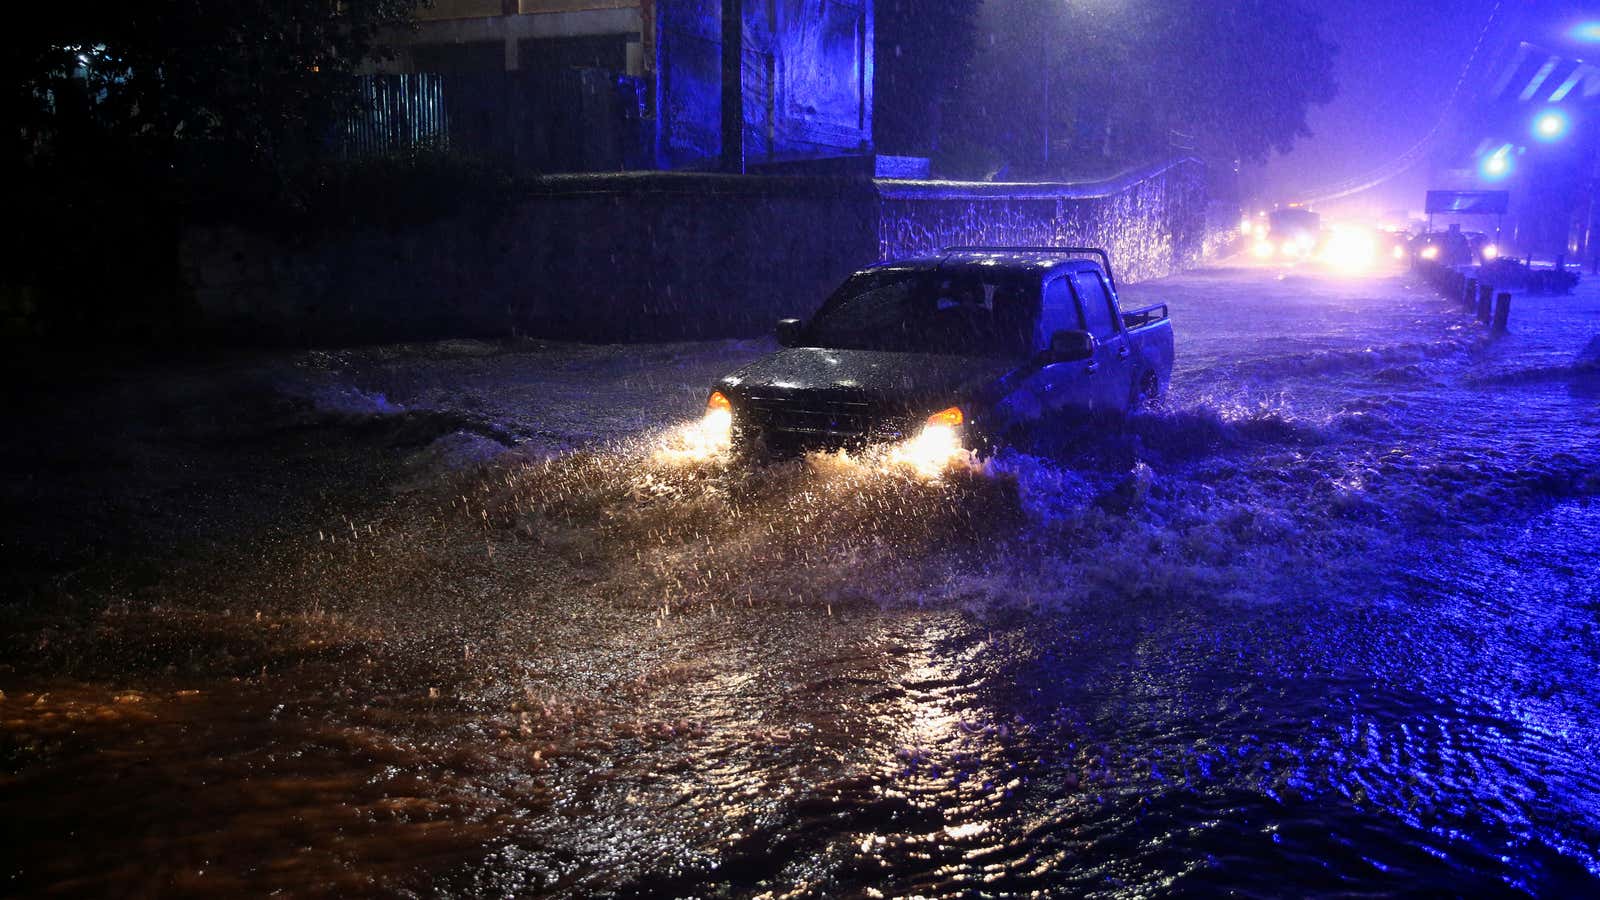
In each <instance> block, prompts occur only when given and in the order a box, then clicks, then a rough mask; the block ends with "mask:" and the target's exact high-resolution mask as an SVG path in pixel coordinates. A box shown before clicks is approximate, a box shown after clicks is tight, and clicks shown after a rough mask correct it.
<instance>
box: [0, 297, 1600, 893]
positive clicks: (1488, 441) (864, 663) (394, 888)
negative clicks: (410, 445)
mask: <svg viewBox="0 0 1600 900" xmlns="http://www.w3.org/2000/svg"><path fill="white" fill-rule="evenodd" d="M1126 293H1127V294H1128V296H1127V297H1126V298H1125V300H1126V302H1128V303H1130V304H1137V303H1142V302H1155V301H1158V300H1159V301H1165V302H1167V303H1169V304H1170V305H1171V308H1172V313H1173V320H1174V324H1175V328H1176V329H1177V334H1178V353H1179V364H1178V369H1177V371H1176V373H1175V375H1174V379H1173V392H1172V395H1171V397H1169V399H1168V403H1167V404H1166V407H1165V408H1164V409H1162V410H1161V411H1158V412H1154V413H1150V414H1145V415H1141V416H1139V417H1137V418H1136V419H1135V420H1134V421H1133V422H1132V423H1131V424H1130V426H1129V428H1128V429H1127V431H1126V432H1125V433H1121V434H1116V435H1111V436H1108V437H1107V438H1106V439H1105V440H1103V441H1098V442H1094V443H1092V444H1090V445H1088V446H1085V447H1083V448H1080V449H1079V450H1076V451H1074V452H1073V454H1072V455H1071V456H1070V457H1068V458H1064V459H1056V460H1043V459H1036V458H1032V457H1027V456H1021V455H1010V456H1006V457H1002V458H1000V459H997V460H990V461H987V462H985V463H984V464H982V465H980V466H978V467H976V468H967V467H960V468H957V469H952V470H950V471H947V472H946V473H944V474H943V475H942V476H940V477H938V478H936V479H928V478H924V477H922V476H920V475H918V474H917V473H915V472H912V471H907V470H906V469H904V468H903V467H897V466H895V465H892V464H889V463H886V462H884V461H882V460H850V459H841V458H836V457H814V458H811V459H808V460H806V461H803V462H796V463H791V464H786V465H781V466H774V467H771V468H766V469H761V470H755V471H749V470H746V469H743V468H739V467H731V466H729V465H727V464H726V463H725V462H724V461H721V460H718V459H716V458H709V459H708V458H702V457H701V456H698V455H696V454H692V453H682V452H670V451H664V450H663V448H664V447H667V448H670V447H673V446H674V444H673V441H672V440H671V439H670V438H668V437H665V435H667V434H669V432H670V431H671V425H670V424H669V423H670V422H671V421H672V420H674V419H687V418H689V417H690V416H692V414H693V411H694V407H695V406H696V405H697V403H698V401H699V400H700V399H701V397H703V393H702V392H703V391H704V389H705V385H707V384H709V380H710V377H711V376H712V375H713V374H715V373H717V372H718V371H720V370H722V369H724V368H726V367H731V366H732V365H734V364H736V363H737V362H738V361H739V360H741V359H745V358H749V357H750V356H752V355H753V354H755V353H758V352H760V351H761V350H762V349H763V348H762V346H761V345H759V344H748V343H733V344H728V343H724V344H715V345H678V346H676V347H671V348H657V349H653V350H649V349H647V350H638V349H629V348H621V349H618V348H570V347H568V348H562V347H539V348H534V349H525V350H524V351H519V352H516V353H504V354H500V355H498V356H494V357H492V358H479V357H478V356H475V355H471V354H467V355H465V356H463V355H461V354H454V355H451V354H446V355H445V356H444V357H440V358H433V357H429V356H428V355H427V354H425V353H422V354H420V355H418V354H412V353H409V352H408V353H398V354H396V353H388V354H377V355H373V354H366V355H360V354H352V355H348V356H344V357H339V358H322V357H318V358H317V359H316V360H315V364H314V365H311V366H310V368H312V369H315V370H317V371H318V372H324V373H325V372H332V374H331V375H329V376H328V377H329V378H332V379H333V381H330V382H329V383H330V384H337V385H339V386H341V388H340V389H341V391H343V393H338V392H336V393H338V396H341V397H345V398H350V397H355V398H366V399H364V400H362V401H361V402H362V403H366V404H367V405H368V406H370V407H371V408H370V409H366V410H365V414H369V415H370V416H372V417H373V418H375V419H383V418H384V417H385V416H392V415H395V414H398V413H397V411H399V410H404V411H406V413H405V414H408V415H413V416H414V415H416V414H417V410H419V409H425V408H426V409H436V410H437V409H443V408H444V407H446V406H448V405H450V404H454V406H453V407H451V408H450V409H449V410H448V412H449V414H450V415H453V416H463V417H465V418H462V419H461V421H467V420H468V419H470V420H471V421H474V422H477V423H478V424H477V425H475V426H474V428H473V429H469V430H468V431H469V432H470V433H464V432H451V433H450V434H448V435H446V436H445V437H441V438H440V441H439V442H436V443H437V444H438V446H437V447H434V448H433V449H432V450H430V451H429V452H430V453H432V454H433V455H434V456H437V457H440V458H448V459H451V460H456V462H454V463H452V464H451V465H446V466H440V467H436V468H434V469H429V470H427V471H428V472H429V473H431V474H428V475H427V476H426V477H422V476H419V475H418V474H417V472H416V470H415V469H414V468H405V467H401V470H400V471H401V475H403V476H404V477H400V476H396V478H395V479H394V480H393V482H392V483H387V484H388V486H387V487H386V488H385V489H382V490H374V491H372V492H371V496H368V497H366V498H364V499H363V500H359V501H357V500H341V501H340V502H339V503H338V504H336V505H335V506H334V507H332V509H333V511H332V512H326V513H324V514H323V515H321V517H320V518H318V519H317V520H316V521H315V522H312V523H309V524H306V525H305V526H303V527H299V528H297V529H262V530H260V531H258V532H253V533H252V536H251V537H250V538H249V539H248V540H246V539H243V538H241V539H240V540H239V541H237V542H236V544H237V545H236V546H234V547H232V548H223V549H215V548H211V549H207V550H206V552H204V553H195V554H192V555H191V556H189V557H187V558H183V559H181V560H180V561H178V562H176V563H174V564H172V565H170V566H169V567H168V571H165V572H164V573H162V574H161V575H159V576H157V577H152V576H150V575H149V574H148V573H145V572H141V573H140V574H139V575H138V577H131V576H130V577H127V578H118V577H117V576H116V571H115V566H111V567H110V569H111V572H110V573H109V574H107V573H101V574H100V575H99V576H98V577H97V578H95V579H93V581H92V583H93V587H92V588H91V587H88V586H87V585H88V584H90V581H89V580H87V579H77V580H64V581H63V582H62V584H63V585H66V586H65V587H62V588H61V593H62V596H61V597H60V598H59V606H57V607H50V608H49V609H48V611H45V612H37V611H36V612H30V613H27V614H24V615H19V616H17V617H15V621H14V622H13V623H12V627H13V632H14V633H13V634H12V635H11V636H10V637H8V638H7V643H6V644H5V647H6V649H7V651H8V652H9V653H11V654H12V655H13V658H14V660H15V661H14V662H12V663H10V664H8V665H6V666H4V667H0V688H3V691H4V693H3V695H0V809H3V810H4V811H5V816H4V817H3V818H4V824H0V837H3V839H4V840H3V847H4V849H0V889H4V890H5V891H7V892H18V893H35V892H45V891H52V890H54V891H64V892H69V893H104V892H114V893H124V892H126V893H157V892H160V893H174V892H177V893H186V892H230V893H231V892H238V891H248V892H251V893H266V892H269V891H274V890H283V891H288V892H294V893H303V892H311V891H318V892H339V893H385V894H390V893H402V894H408V893H410V894H424V893H426V894H441V893H442V894H479V893H493V894H510V893H516V894H552V895H567V896H575V895H588V894H595V893H598V894H608V895H619V896H643V895H650V896H683V895H696V896H724V895H726V896H743V895H757V894H759V895H771V896H826V895H840V894H844V895H868V896H904V895H921V896H967V895H973V894H986V895H1014V894H1025V893H1033V892H1044V893H1047V894H1048V893H1057V894H1069V895H1096V896H1115V897H1152V896H1177V895H1190V894H1213V893H1217V892H1219V891H1222V890H1231V891H1236V892H1238V893H1239V894H1242V895H1246V896H1274V897H1275V896H1327V895H1339V896H1349V895H1361V894H1391V893H1394V892H1397V891H1436V892H1443V893H1456V894H1496V893H1512V894H1514V893H1524V894H1533V895H1549V896H1560V895H1566V896H1575V895H1583V894H1593V893H1595V892H1596V891H1597V890H1600V635H1596V633H1595V627H1596V624H1597V618H1600V502H1597V497H1600V344H1596V343H1591V342H1595V341H1600V288H1597V286H1596V285H1595V284H1594V283H1593V282H1590V283H1588V284H1585V285H1584V286H1583V287H1582V288H1581V289H1580V295H1578V296H1575V297H1543V298H1540V297H1518V298H1517V301H1516V307H1515V311H1514V313H1513V319H1512V321H1513V334H1511V335H1510V336H1507V337H1505V338H1502V339H1499V340H1490V339H1489V338H1488V337H1487V336H1486V335H1485V333H1484V331H1483V329H1482V328H1481V326H1479V325H1477V324H1476V323H1474V322H1472V321H1471V320H1470V319H1469V318H1468V317H1467V316H1466V315H1465V314H1464V313H1462V312H1460V311H1459V310H1458V309H1457V308H1456V307H1454V306H1453V305H1452V304H1450V303H1447V302H1446V301H1444V300H1442V299H1439V298H1438V297H1436V296H1435V295H1433V294H1432V293H1431V292H1429V291H1427V290H1426V289H1425V288H1423V287H1421V286H1418V285H1414V284H1410V283H1409V282H1408V281H1407V280H1406V279H1404V278H1403V277H1399V276H1395V277H1382V278H1378V277H1374V278H1369V279H1341V278H1334V277H1329V276H1326V275H1322V274H1318V273H1315V272H1297V271H1290V270H1281V269H1273V268H1242V269H1221V270H1211V271H1206V272H1201V273H1197V274H1194V275H1191V276H1186V277H1182V278H1174V279H1168V280H1164V281H1160V282H1154V283H1147V284H1142V285H1134V286H1130V287H1129V288H1128V289H1127V292H1126ZM302 368H304V366H302ZM319 377H321V376H319ZM373 398H376V399H375V400H374V399H373ZM340 402H344V401H340ZM352 402H353V401H352ZM586 411H588V412H586ZM345 414H348V415H354V413H352V412H350V411H348V410H347V411H346V413H345ZM440 414H441V415H442V414H443V413H440ZM472 416H476V418H472ZM463 434H465V436H463ZM485 435H487V436H489V437H491V438H494V440H493V441H490V442H489V443H490V445H491V446H488V447H487V448H485V447H483V446H480V444H482V443H483V442H484V440H486V438H485ZM501 444H510V445H514V446H515V447H516V449H513V450H511V451H509V452H500V449H499V448H500V446H501ZM463 448H466V449H463ZM472 448H477V449H475V450H474V449H472ZM461 460H466V462H467V463H470V465H468V464H464V463H462V462H461ZM59 610H65V611H64V612H61V611H59Z"/></svg>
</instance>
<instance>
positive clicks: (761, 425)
mask: <svg viewBox="0 0 1600 900" xmlns="http://www.w3.org/2000/svg"><path fill="white" fill-rule="evenodd" d="M778 339H779V343H780V344H782V345H783V349H781V350H779V351H778V352H777V353H773V354H770V355H768V356H765V357H763V358H761V359H758V360H756V361H755V362H752V363H750V364H749V365H747V366H745V367H744V368H742V369H740V370H739V371H737V372H733V373H731V374H729V375H727V376H725V377H724V378H722V379H720V380H719V381H718V382H717V383H716V385H715V387H714V389H713V390H712V392H711V394H710V397H709V399H708V401H707V415H708V419H709V417H711V416H717V417H719V419H726V422H727V428H728V429H729V432H730V438H731V440H732V441H733V442H734V443H735V444H736V445H739V446H742V447H746V448H759V449H761V450H764V451H766V452H769V453H775V454H783V455H787V454H792V453H795V452H802V451H805V450H811V449H833V448H849V447H857V446H862V445H866V444H873V443H885V442H891V443H892V442H901V441H908V440H915V439H917V438H919V437H921V436H923V435H924V433H925V432H927V431H928V430H929V429H930V428H937V429H942V430H941V431H940V432H939V433H940V434H941V435H944V434H948V436H949V437H950V438H951V439H952V440H953V441H954V442H956V443H959V444H960V445H961V446H964V447H967V448H969V449H984V448H991V447H994V446H996V445H999V444H1008V443H1012V442H1014V441H1016V440H1017V439H1018V438H1019V437H1020V436H1024V435H1026V434H1028V433H1030V432H1033V431H1036V430H1037V429H1039V428H1041V427H1046V426H1063V427H1092V425H1091V423H1094V422H1099V421H1104V420H1105V419H1108V418H1115V417H1118V416H1122V415H1124V414H1126V413H1127V412H1128V411H1129V410H1130V409H1132V408H1134V407H1136V406H1138V405H1139V404H1141V403H1146V402H1150V401H1153V400H1155V399H1157V398H1159V397H1160V396H1162V394H1163V393H1164V392H1165V390H1166V386H1167V383H1168V381H1169V379H1170V377H1171V373H1172V360H1173V340H1172V328H1171V322H1170V319H1169V317H1168V311H1167V308H1166V306H1165V305H1157V306H1150V307H1146V308H1144V309H1139V310H1133V311H1126V310H1123V309H1122V307H1121V305H1120V302H1119V299H1118V293H1117V285H1116V281H1115V278H1114V275H1113V274H1112V271H1111V265H1110V257H1109V255H1108V254H1107V253H1106V252H1105V251H1104V250H1099V249H1093V248H1043V247H1038V248H1036V247H962V248H952V249H949V250H945V251H943V252H941V253H938V254H935V255H930V256H924V257H917V258H913V259H905V260H898V261H893V262H885V263H880V264H878V265H874V266H870V267H868V268H866V269H862V270H861V271H859V272H856V273H855V274H854V275H851V276H850V277H849V278H848V279H846V281H845V283H844V284H843V285H842V286H840V288H839V289H838V290H837V291H835V292H834V293H833V295H832V296H831V297H829V298H828V299H827V300H826V301H825V302H824V303H823V304H822V306H821V308H820V309H819V310H818V311H817V312H816V314H815V315H813V316H812V317H811V318H810V319H809V320H800V319H785V320H783V321H781V322H779V323H778Z"/></svg>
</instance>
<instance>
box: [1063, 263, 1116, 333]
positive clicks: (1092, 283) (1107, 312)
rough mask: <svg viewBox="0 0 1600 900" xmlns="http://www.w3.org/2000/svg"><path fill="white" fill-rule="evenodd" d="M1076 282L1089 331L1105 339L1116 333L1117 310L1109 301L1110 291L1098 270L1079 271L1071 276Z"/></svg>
mask: <svg viewBox="0 0 1600 900" xmlns="http://www.w3.org/2000/svg"><path fill="white" fill-rule="evenodd" d="M1073 277H1074V278H1075V279H1077V282H1078V296H1079V297H1081V298H1082V299H1083V317H1084V320H1085V321H1086V322H1087V323H1088V328H1089V333H1090V334H1092V335H1094V336H1095V337H1097V338H1099V339H1100V340H1102V341H1103V340H1106V339H1107V338H1111V337H1115V336H1116V334H1117V310H1116V307H1115V306H1114V305H1112V302H1111V292H1110V291H1108V290H1106V285H1105V282H1104V281H1101V280H1100V273H1098V272H1079V273H1078V274H1076V275H1074V276H1073Z"/></svg>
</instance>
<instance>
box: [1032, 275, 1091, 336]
mask: <svg viewBox="0 0 1600 900" xmlns="http://www.w3.org/2000/svg"><path fill="white" fill-rule="evenodd" d="M1082 328H1083V318H1082V317H1081V316H1079V315H1078V304H1076V303H1074V302H1073V300H1072V287H1071V286H1070V285H1068V284H1067V279H1065V278H1057V279H1056V280H1055V281H1052V282H1050V283H1049V284H1047V285H1045V286H1044V310H1043V312H1042V314H1041V315H1040V316H1039V339H1038V341H1037V343H1036V344H1035V346H1036V347H1038V348H1044V347H1048V346H1050V336H1051V335H1053V334H1055V333H1056V332H1058V331H1078V330H1080V329H1082Z"/></svg>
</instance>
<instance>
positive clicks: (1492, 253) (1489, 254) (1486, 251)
mask: <svg viewBox="0 0 1600 900" xmlns="http://www.w3.org/2000/svg"><path fill="white" fill-rule="evenodd" d="M1499 255H1500V248H1499V247H1496V246H1495V245H1493V244H1484V245H1483V258H1484V259H1495V258H1496V257H1498V256H1499Z"/></svg>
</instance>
